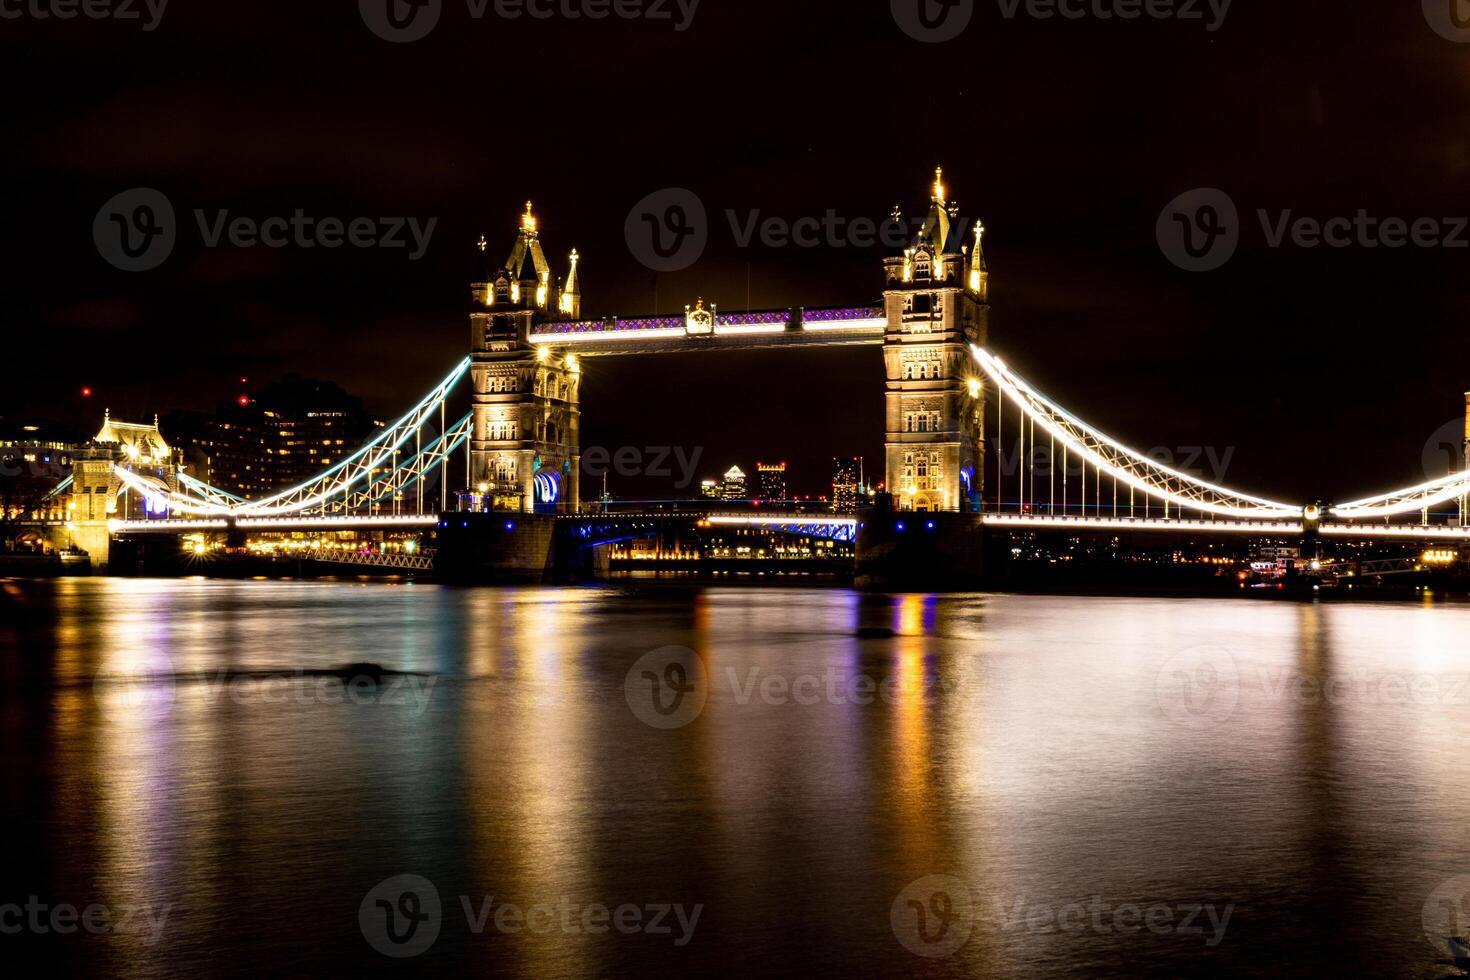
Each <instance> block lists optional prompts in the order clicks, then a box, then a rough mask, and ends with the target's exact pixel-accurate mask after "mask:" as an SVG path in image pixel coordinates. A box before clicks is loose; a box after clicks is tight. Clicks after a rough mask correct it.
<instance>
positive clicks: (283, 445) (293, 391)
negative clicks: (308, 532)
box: [164, 375, 412, 498]
mask: <svg viewBox="0 0 1470 980" xmlns="http://www.w3.org/2000/svg"><path fill="white" fill-rule="evenodd" d="M164 423H165V424H164V429H165V431H166V435H167V437H168V440H169V443H170V444H171V445H172V446H173V447H174V448H175V449H177V450H179V451H180V452H181V453H182V454H183V455H184V457H185V458H186V459H188V460H190V461H191V462H192V463H193V466H192V467H191V469H190V473H191V475H199V476H201V477H202V476H203V475H204V474H208V479H209V482H211V483H213V484H214V485H215V486H217V487H219V488H220V489H221V490H226V491H228V492H230V493H233V494H237V495H239V496H241V497H246V498H252V497H259V496H261V495H263V494H266V493H269V492H271V491H274V490H279V489H281V488H283V487H288V486H292V485H295V484H298V483H302V482H304V481H306V480H308V479H310V478H311V477H312V476H313V475H314V474H316V473H319V472H321V471H322V470H323V469H325V468H327V467H329V466H332V465H334V464H336V463H338V462H340V461H341V460H342V459H343V458H344V457H345V456H347V455H349V454H350V453H351V452H352V451H353V450H354V449H356V448H357V447H358V446H360V445H361V444H362V443H363V441H364V440H365V439H367V438H368V437H369V436H370V435H372V434H373V433H374V432H376V431H377V430H378V429H379V428H381V427H382V424H383V423H382V422H381V421H379V420H378V419H376V418H374V417H373V416H371V415H369V414H368V413H367V412H366V411H364V410H363V405H362V399H360V398H357V397H355V396H353V395H349V394H347V392H345V391H343V390H342V389H341V388H339V387H338V386H337V385H335V384H332V383H331V382H327V381H316V380H312V379H307V378H300V377H297V376H295V375H288V376H287V377H286V379H285V380H284V381H279V382H276V383H275V384H272V385H270V386H269V387H267V388H266V389H265V390H264V391H262V392H261V393H260V394H259V395H258V396H256V397H250V396H248V395H241V396H240V398H239V399H238V400H236V401H234V402H226V403H222V404H221V405H220V407H219V410H218V412H217V413H216V414H215V415H214V416H205V415H200V414H198V413H182V412H179V413H174V414H173V415H170V416H169V417H168V418H167V419H165V420H164ZM411 448H412V447H410V449H411Z"/></svg>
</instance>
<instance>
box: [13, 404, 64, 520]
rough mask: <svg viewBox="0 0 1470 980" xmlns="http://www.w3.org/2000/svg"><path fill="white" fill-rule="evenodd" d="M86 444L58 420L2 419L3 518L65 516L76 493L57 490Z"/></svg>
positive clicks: (53, 517)
mask: <svg viewBox="0 0 1470 980" xmlns="http://www.w3.org/2000/svg"><path fill="white" fill-rule="evenodd" d="M84 443H85V440H84V439H82V437H81V436H80V434H78V433H76V432H73V431H72V430H71V429H69V428H67V427H66V426H64V425H62V424H61V423H59V422H52V421H49V420H45V419H0V521H10V520H19V519H22V518H26V517H30V518H34V519H37V520H48V521H56V520H65V519H66V508H67V505H68V504H69V503H70V500H71V496H70V494H68V493H52V491H53V490H54V489H55V488H56V485H57V484H59V483H60V482H61V481H62V480H64V479H65V478H66V477H67V476H69V475H70V474H71V464H72V459H73V458H74V457H75V456H76V454H77V451H78V450H79V449H80V448H81V447H82V446H83V445H84Z"/></svg>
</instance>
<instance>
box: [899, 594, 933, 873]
mask: <svg viewBox="0 0 1470 980" xmlns="http://www.w3.org/2000/svg"><path fill="white" fill-rule="evenodd" d="M931 601H932V597H928V596H923V595H905V596H900V597H899V598H898V604H897V607H896V609H895V618H896V620H897V623H898V629H897V632H898V634H899V635H898V637H897V639H896V641H895V649H894V652H893V662H892V664H891V665H890V669H891V671H892V676H893V678H894V681H895V686H894V688H893V690H894V703H893V704H892V705H890V706H888V708H889V710H891V711H892V712H893V718H894V723H893V736H892V737H893V742H892V759H893V763H892V769H893V774H894V775H893V778H894V783H895V787H896V790H897V792H896V794H895V799H894V806H893V813H894V822H895V825H896V831H897V833H898V835H899V837H900V840H901V842H902V843H901V847H900V848H899V851H900V852H901V853H902V854H903V855H904V861H905V862H906V863H907V864H908V866H909V868H910V870H911V872H912V875H913V877H915V878H920V877H923V876H924V875H929V874H934V873H936V871H937V870H939V864H938V863H937V862H940V860H941V858H940V854H941V850H942V847H941V844H940V842H939V840H938V839H937V838H936V836H935V828H936V826H937V821H936V820H935V817H936V815H937V814H936V812H935V802H936V801H935V799H934V785H933V778H934V768H933V765H932V763H933V758H932V752H933V745H932V740H931V737H930V731H929V724H930V718H929V709H928V703H927V698H926V692H925V686H924V683H925V659H926V656H927V648H928V639H927V637H926V636H925V629H924V625H925V621H926V618H927V610H926V605H927V603H928V602H931Z"/></svg>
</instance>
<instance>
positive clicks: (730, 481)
mask: <svg viewBox="0 0 1470 980" xmlns="http://www.w3.org/2000/svg"><path fill="white" fill-rule="evenodd" d="M720 499H721V500H749V499H750V489H749V486H748V485H747V483H746V479H745V471H744V470H742V469H741V468H740V467H738V466H732V467H730V469H729V471H728V472H726V473H725V477H724V479H722V480H721V481H720Z"/></svg>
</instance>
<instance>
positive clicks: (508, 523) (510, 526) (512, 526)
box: [505, 521, 516, 531]
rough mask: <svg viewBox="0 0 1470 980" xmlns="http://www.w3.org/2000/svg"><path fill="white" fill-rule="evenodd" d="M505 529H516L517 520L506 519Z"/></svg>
mask: <svg viewBox="0 0 1470 980" xmlns="http://www.w3.org/2000/svg"><path fill="white" fill-rule="evenodd" d="M505 529H506V530H507V531H514V530H515V529H516V522H515V521H506V522H505Z"/></svg>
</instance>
